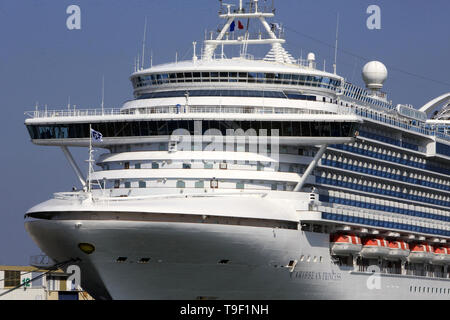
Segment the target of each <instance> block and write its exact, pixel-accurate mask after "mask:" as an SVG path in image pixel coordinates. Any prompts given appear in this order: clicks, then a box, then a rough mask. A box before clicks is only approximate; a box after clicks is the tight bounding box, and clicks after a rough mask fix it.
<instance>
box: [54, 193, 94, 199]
mask: <svg viewBox="0 0 450 320" xmlns="http://www.w3.org/2000/svg"><path fill="white" fill-rule="evenodd" d="M53 197H54V198H55V199H59V200H80V201H81V200H86V199H87V198H88V197H89V195H88V194H87V193H86V192H84V191H75V192H55V193H54V194H53Z"/></svg>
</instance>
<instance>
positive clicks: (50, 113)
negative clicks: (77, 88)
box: [25, 108, 123, 118]
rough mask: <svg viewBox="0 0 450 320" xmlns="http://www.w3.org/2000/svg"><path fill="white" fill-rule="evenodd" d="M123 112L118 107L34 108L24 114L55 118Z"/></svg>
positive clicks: (33, 116) (107, 114)
mask: <svg viewBox="0 0 450 320" xmlns="http://www.w3.org/2000/svg"><path fill="white" fill-rule="evenodd" d="M118 114H123V112H122V111H121V109H120V108H108V109H66V110H64V109H62V110H61V109H60V110H34V111H26V112H25V115H26V116H28V117H30V118H56V117H86V116H109V115H118Z"/></svg>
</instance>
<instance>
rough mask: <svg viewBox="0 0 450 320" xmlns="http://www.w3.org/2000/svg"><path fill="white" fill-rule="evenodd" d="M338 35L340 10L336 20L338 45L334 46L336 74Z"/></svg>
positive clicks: (334, 68)
mask: <svg viewBox="0 0 450 320" xmlns="http://www.w3.org/2000/svg"><path fill="white" fill-rule="evenodd" d="M338 35H339V12H338V13H337V21H336V46H335V47H334V64H333V70H334V74H336V67H337V47H338Z"/></svg>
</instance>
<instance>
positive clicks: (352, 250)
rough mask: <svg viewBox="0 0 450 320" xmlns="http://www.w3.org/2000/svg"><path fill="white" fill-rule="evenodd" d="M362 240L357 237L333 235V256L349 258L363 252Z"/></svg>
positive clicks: (331, 244) (331, 242) (331, 246)
mask: <svg viewBox="0 0 450 320" xmlns="http://www.w3.org/2000/svg"><path fill="white" fill-rule="evenodd" d="M361 247H362V245H361V238H359V237H358V236H355V235H347V234H333V235H331V241H330V248H331V254H332V255H335V256H348V255H351V254H356V253H359V252H360V251H361Z"/></svg>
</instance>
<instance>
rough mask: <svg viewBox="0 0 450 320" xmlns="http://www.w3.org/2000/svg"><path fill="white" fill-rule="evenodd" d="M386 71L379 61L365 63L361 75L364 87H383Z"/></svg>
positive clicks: (374, 88) (376, 88) (375, 88)
mask: <svg viewBox="0 0 450 320" xmlns="http://www.w3.org/2000/svg"><path fill="white" fill-rule="evenodd" d="M387 76H388V71H387V69H386V67H385V65H384V64H382V63H381V62H379V61H370V62H368V63H366V65H365V66H364V68H363V70H362V77H363V79H364V82H365V83H366V87H367V88H369V89H373V90H379V89H381V88H383V83H384V81H386V79H387Z"/></svg>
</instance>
